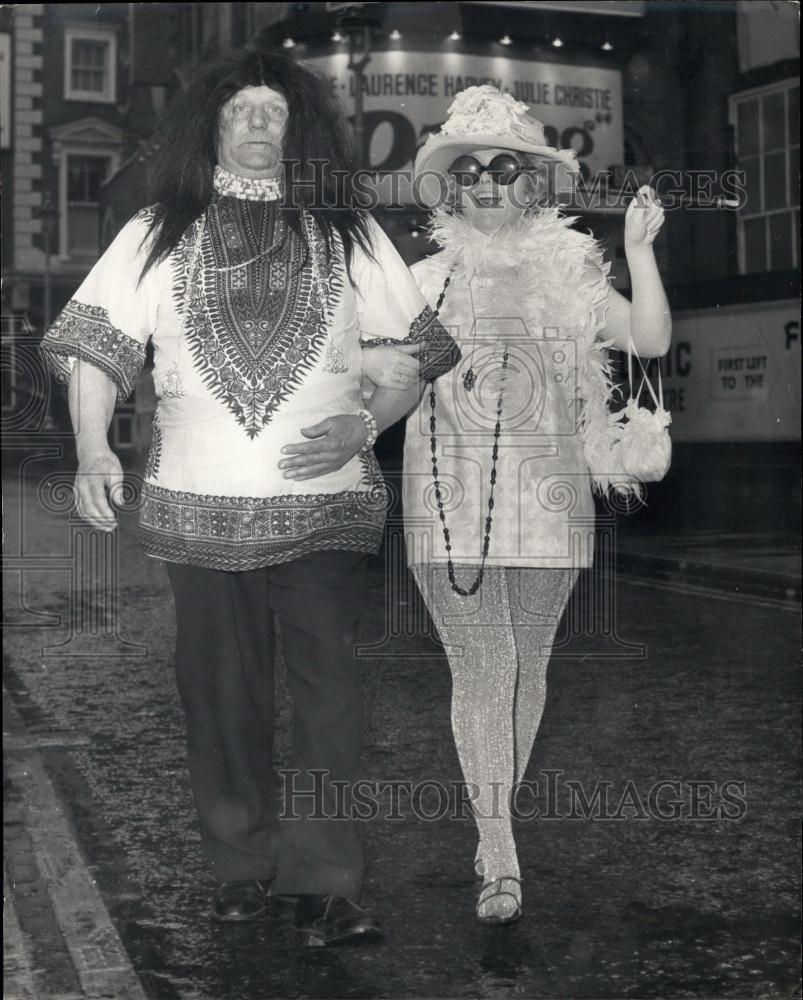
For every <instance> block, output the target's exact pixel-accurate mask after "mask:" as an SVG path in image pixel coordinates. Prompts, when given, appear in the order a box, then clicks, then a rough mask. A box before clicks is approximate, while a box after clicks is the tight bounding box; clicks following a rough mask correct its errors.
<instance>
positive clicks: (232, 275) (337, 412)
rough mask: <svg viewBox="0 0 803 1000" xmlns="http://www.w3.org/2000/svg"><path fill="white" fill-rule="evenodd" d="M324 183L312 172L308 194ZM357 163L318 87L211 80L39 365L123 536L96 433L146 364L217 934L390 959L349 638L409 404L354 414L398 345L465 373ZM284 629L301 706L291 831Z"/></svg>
mask: <svg viewBox="0 0 803 1000" xmlns="http://www.w3.org/2000/svg"><path fill="white" fill-rule="evenodd" d="M315 161H317V162H318V164H320V162H321V161H324V162H325V164H326V166H327V169H326V170H324V171H323V172H321V171H320V170H318V174H317V175H315V174H314V169H313V168H314V164H315ZM350 166H351V163H350V157H349V148H348V141H347V138H346V129H345V124H344V121H343V117H342V113H341V111H340V109H339V108H338V106H337V105H336V103H335V102H334V100H333V98H332V97H331V95H330V91H329V86H328V83H327V82H325V81H324V80H323V79H319V78H318V77H316V76H314V75H313V74H312V73H310V72H309V71H307V70H305V69H303V68H301V67H300V66H298V65H296V64H295V63H294V62H293V61H292V60H289V59H287V58H284V57H281V56H277V55H274V54H272V53H266V52H258V51H250V52H244V53H237V54H235V55H231V56H227V57H224V58H222V59H220V60H219V61H217V62H215V63H214V64H211V65H209V66H207V67H206V68H205V69H204V70H203V71H202V72H201V73H200V75H199V77H198V78H197V80H196V81H195V82H194V84H193V85H192V86H191V87H190V88H189V89H188V90H187V91H186V92H184V93H183V94H181V95H179V96H178V97H177V98H176V100H175V101H173V102H172V103H171V105H170V107H169V108H168V110H167V114H166V118H165V120H164V121H163V123H162V127H161V129H160V135H159V143H158V146H157V153H156V157H155V165H154V170H153V174H152V193H151V199H150V200H151V203H152V204H151V206H150V207H149V208H146V209H144V210H143V211H141V212H139V213H138V214H137V215H136V216H135V217H134V218H133V219H131V220H130V221H129V222H128V223H127V225H125V226H124V227H123V229H122V231H121V232H120V233H119V235H118V236H117V238H116V239H115V240H114V242H113V243H112V244H111V246H110V247H109V248H108V249H107V250H106V252H105V253H104V254H103V256H102V257H101V258H100V260H99V261H98V262H97V264H96V265H95V267H94V268H93V269H92V271H91V272H90V274H89V275H88V277H87V278H86V280H85V281H84V282H83V284H82V285H81V287H80V288H79V289H78V291H77V292H76V293H75V296H74V298H73V299H71V300H70V302H69V303H68V304H67V306H66V307H65V308H64V310H63V312H62V313H61V314H60V315H59V316H58V317H57V319H56V321H55V323H54V324H53V325H52V327H51V328H50V329H49V330H48V332H47V334H46V336H45V338H44V341H43V345H42V347H43V352H44V355H45V357H46V359H47V361H48V363H49V365H50V367H51V369H52V370H53V372H54V373H55V375H56V376H57V377H58V378H59V379H61V380H62V381H65V382H68V383H69V405H70V413H71V417H72V421H73V426H74V428H75V433H76V444H77V455H78V471H77V476H76V484H75V495H76V504H77V508H78V511H79V512H80V514H81V515H82V516H83V517H84V518H85V519H86V520H87V521H89V522H90V523H91V524H92V525H94V526H95V527H97V528H99V529H101V530H104V531H113V530H114V529H115V526H116V521H115V513H114V504H113V500H114V496H113V494H114V491H115V489H116V488H117V487H119V485H120V483H121V480H122V470H121V467H120V463H119V462H118V460H117V458H116V457H115V455H114V454H113V452H112V451H111V450H110V448H109V445H108V438H107V431H108V427H109V424H110V421H111V418H112V414H113V410H114V406H115V402H116V401H120V402H122V401H124V400H125V399H126V398H127V397H128V395H129V394H130V392H131V390H132V387H133V385H134V383H135V381H136V378H137V374H138V372H139V370H140V368H141V366H142V364H143V361H144V358H145V345H146V342H147V341H148V340H149V339H151V340H152V342H153V346H154V357H155V366H154V373H153V374H154V380H155V385H156V392H157V399H158V405H157V409H156V415H155V417H154V422H153V443H152V445H151V449H150V453H149V457H148V462H147V467H146V470H145V477H144V485H143V489H142V501H141V507H140V531H141V540H142V543H143V546H144V548H145V551H146V552H147V554H148V555H150V556H152V557H154V558H156V559H161V560H163V561H164V563H165V566H166V569H167V573H168V576H169V579H170V583H171V586H172V589H173V595H174V598H175V609H176V624H177V637H176V676H177V684H178V689H179V693H180V696H181V701H182V704H183V707H184V711H185V715H186V724H187V749H188V759H189V770H190V777H191V781H192V788H193V793H194V798H195V803H196V806H197V810H198V817H199V821H200V829H201V838H202V845H203V849H204V852H205V854H206V857H207V859H208V862H209V864H210V867H211V870H212V873H213V875H214V876H215V878H216V880H217V888H216V891H215V895H214V901H213V913H214V915H215V917H216V918H217V919H218V920H220V921H226V922H236V921H245V920H251V919H256V918H259V917H260V916H261V915H262V914H264V913H265V911H266V908H267V897H268V896H269V895H270V894H274V895H276V896H281V897H283V898H285V897H292V898H294V899H295V901H296V909H295V925H296V928H297V931H298V938H299V942H300V943H301V944H303V945H306V946H324V945H331V944H338V943H341V942H344V941H350V940H363V941H368V940H377V939H381V937H382V931H381V930H380V928H379V926H378V924H377V923H376V921H375V920H374V919H373V918H372V917H371V916H370V915H369V914H368V913H366V912H365V911H364V910H363V909H361V908H360V907H359V906H358V905H357V900H358V898H359V893H360V886H361V881H362V876H363V855H362V848H361V844H360V838H359V832H358V828H357V827H356V825H355V822H354V819H353V816H351V814H350V811H349V804H350V794H349V793H350V789H351V786H352V785H353V783H354V781H355V780H356V778H357V767H358V755H359V749H360V741H361V733H362V718H361V707H360V692H359V674H358V669H357V662H356V659H355V633H356V626H357V623H358V619H359V617H360V613H361V610H362V606H363V594H362V587H363V578H364V573H365V567H366V561H367V559H368V555H369V553H372V552H376V551H377V549H378V547H379V542H380V538H381V534H382V530H383V524H384V510H385V506H386V497H385V490H384V485H383V483H382V478H381V475H380V472H379V468H378V465H377V462H376V459H375V457H374V454H373V451H372V445H373V443H374V441H375V439H376V435H377V433H378V432H380V431H381V430H383V429H384V428H385V427H388V426H389V425H390V424H392V423H394V422H395V421H396V420H397V419H398V418H399V417H401V416H402V415H403V414H404V413H406V412H407V411H408V410H409V409H410V408H411V407H412V406H413V405H415V403H416V401H417V398H418V392H419V387H418V386H413V387H412V388H410V387H406V388H399V389H395V388H380V389H378V390H377V391H376V392H375V393H374V395H373V396H372V398H371V401H370V404H369V406H370V409H368V408H365V407H364V401H363V397H362V393H361V359H362V351H363V350H364V349H365V350H369V349H370V346H371V345H372V344H374V345H376V344H377V343H380V342H381V343H385V344H386V343H388V342H390V341H395V342H400V343H402V344H406V345H408V346H407V350H408V352H409V354H410V355H411V356H412V355H417V356H418V359H419V367H420V377H421V379H429V378H432V377H434V376H435V375H437V374H440V373H442V372H444V371H447V370H449V368H451V367H452V366H453V365H454V364H455V363H456V361H457V359H458V357H459V352H458V351H457V349H456V346H455V344H454V342H453V341H452V340H451V339H450V338H449V337H448V335H447V334H446V333H445V331H444V330H443V328H442V327H441V326H440V325H439V324H438V322H437V319H436V317H435V316H434V315H433V313H432V312H431V310H430V309H429V307H428V306H427V304H426V302H425V300H424V298H423V297H422V295H421V293H420V292H419V291H418V289H417V287H416V284H415V282H414V280H413V279H412V277H411V276H410V274H409V272H408V271H407V269H406V267H405V266H404V264H403V262H402V261H401V259H400V258H399V256H398V254H397V253H396V251H395V250H394V248H393V246H392V245H391V243H390V241H389V240H388V239H387V237H386V236H385V235H384V233H383V232H382V230H381V229H380V228H379V226H378V225H377V224H376V223H375V222H373V220H372V219H371V218H370V216H368V215H367V214H364V213H363V212H361V211H360V210H359V209H357V208H355V205H354V202H353V200H352V199H351V197H350V195H351V186H350V180H349V176H350V175H349V173H348V171H349V169H350ZM344 177H345V183H344ZM399 381H400V383H404V384H405V386H406V380H405V379H403V378H401V377H400V379H399ZM110 501H111V502H110ZM276 621H278V624H279V628H280V630H281V637H282V648H283V652H284V657H285V661H286V664H287V673H288V680H289V685H290V690H291V694H292V698H293V703H294V710H295V719H294V730H293V747H292V760H291V761H290V762H289V768H288V772H287V773H286V774H285V782H284V792H285V795H284V803H283V809H282V808H280V802H279V799H280V798H281V796H279V795H278V793H277V789H276V783H275V776H274V773H273V767H272V752H273V732H274V683H273V659H274V651H275V648H276V635H275V631H274V629H275V622H276ZM344 790H345V794H344ZM336 792H339V794H336Z"/></svg>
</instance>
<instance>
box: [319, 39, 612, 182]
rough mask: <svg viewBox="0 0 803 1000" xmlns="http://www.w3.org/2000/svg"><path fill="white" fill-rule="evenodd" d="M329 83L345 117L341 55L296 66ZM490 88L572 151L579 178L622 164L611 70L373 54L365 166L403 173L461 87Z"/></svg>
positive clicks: (350, 97)
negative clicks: (503, 94)
mask: <svg viewBox="0 0 803 1000" xmlns="http://www.w3.org/2000/svg"><path fill="white" fill-rule="evenodd" d="M303 62H304V64H305V65H306V66H308V67H309V68H310V69H314V70H316V71H317V72H318V73H321V74H322V75H324V76H326V77H328V78H329V79H330V81H331V84H332V89H333V91H334V93H335V94H336V95H337V97H338V98H339V99H340V101H341V103H342V104H343V106H344V108H345V109H346V112H347V114H349V115H353V113H354V76H353V74H352V73H351V71H350V70H349V69H348V56H347V54H346V53H345V52H342V53H336V54H332V55H326V56H313V57H311V58H308V59H305V60H303ZM484 83H490V84H493V85H494V86H496V87H498V88H499V89H500V90H502V91H504V92H506V93H509V94H512V96H513V97H515V98H516V99H517V100H520V101H524V103H525V104H528V105H529V107H530V113H531V114H532V115H533V116H534V117H535V118H538V119H539V120H540V121H542V122H543V123H544V125H545V126H546V135H547V142H548V143H549V144H550V145H553V146H558V147H559V148H564V149H567V148H573V149H574V150H575V151H576V152H577V156H578V158H579V161H580V164H581V167H582V170H583V173H584V175H585V176H586V177H588V176H590V175H593V174H595V173H597V172H598V171H600V170H604V169H606V168H607V167H608V166H610V165H612V164H614V163H622V162H623V161H624V129H623V124H622V79H621V73H620V72H619V70H616V69H609V68H598V67H591V66H572V65H568V64H562V63H539V62H534V61H532V60H525V59H511V58H508V57H507V56H476V55H463V54H462V53H459V52H443V53H437V52H402V51H389V52H376V53H374V54H372V56H371V61H370V62H369V63H368V65H367V67H366V68H365V77H364V82H363V94H364V110H365V134H366V143H367V147H368V154H369V162H368V165H369V166H370V167H371V168H372V169H375V170H378V171H381V172H389V171H400V170H409V169H411V167H412V163H413V160H414V159H415V154H416V151H417V149H418V147H419V146H420V145H421V143H422V142H423V141H424V139H425V138H426V136H427V134H428V133H430V132H433V131H436V130H437V129H438V127H439V126H440V124H441V123H442V122H443V121H444V119H445V118H446V114H447V111H448V109H449V105H450V104H451V103H452V101H453V100H454V98H455V95H456V94H458V93H459V92H460V91H461V90H464V89H465V88H466V87H471V86H478V85H480V84H484Z"/></svg>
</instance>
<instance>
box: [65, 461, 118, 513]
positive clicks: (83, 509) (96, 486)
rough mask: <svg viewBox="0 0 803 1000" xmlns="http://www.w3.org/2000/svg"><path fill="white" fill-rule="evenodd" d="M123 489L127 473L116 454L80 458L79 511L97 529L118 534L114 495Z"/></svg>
mask: <svg viewBox="0 0 803 1000" xmlns="http://www.w3.org/2000/svg"><path fill="white" fill-rule="evenodd" d="M122 485H123V469H122V466H121V465H120V462H119V459H118V458H117V456H116V455H115V454H114V452H113V451H111V450H107V451H101V452H95V453H93V454H90V455H88V456H79V461H78V472H77V473H76V476H75V485H74V486H73V492H74V493H75V509H76V511H77V512H78V514H79V515H80V516H81V517H82V518H83V519H84V520H85V521H89V523H90V524H91V525H92V527H93V528H99V529H100V530H101V531H106V532H110V531H114V529H115V528H116V527H117V516H116V515H115V513H114V509H113V507H112V505H111V504H110V503H109V497H110V495H111V496H113V495H114V494H115V493H117V494H118V495H119V491H120V490H121V489H122Z"/></svg>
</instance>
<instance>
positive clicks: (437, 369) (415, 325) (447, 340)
mask: <svg viewBox="0 0 803 1000" xmlns="http://www.w3.org/2000/svg"><path fill="white" fill-rule="evenodd" d="M422 342H423V343H424V344H425V346H424V347H423V348H422V350H421V353H420V354H419V355H418V372H419V375H420V377H421V378H422V379H425V380H426V381H427V382H430V381H433V380H434V379H436V378H439V377H440V376H441V375H445V374H446V372H449V371H451V370H452V368H454V366H455V365H456V364H457V363H458V362H459V361H460V357H461V355H460V348H459V347H458V346H457V344H456V343H455V341H454V340H453V339H452V338H451V337H450V336H449V334H448V333H447V332H446V330H445V329H444V328H443V326H441V324H440V323H439V322H438V320H437V318H436V316H435V314H434V312H433V311H432V309H431V308H430V307H429V306H425V307H424V308H423V309H422V310H421V312H420V313H419V314H418V316H416V318H415V319H414V320H413V322H412V323H411V324H410V332H409V334H408V335H407V336H406V337H405V338H404V340H394V339H393V337H372V338H371V339H369V340H363V341H362V344H361V346H362V347H384V346H387V345H392V346H398V345H399V344H420V343H422Z"/></svg>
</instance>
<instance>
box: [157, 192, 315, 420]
mask: <svg viewBox="0 0 803 1000" xmlns="http://www.w3.org/2000/svg"><path fill="white" fill-rule="evenodd" d="M304 226H305V233H306V238H307V241H308V242H309V244H310V247H311V250H312V253H311V255H310V254H308V253H307V251H306V248H305V246H304V243H303V241H302V240H301V239H300V238H299V237H298V236H297V234H296V233H295V232H294V231H293V230H292V229H291V228H290V227H289V226H287V225H286V224H285V223H284V221H283V220H282V219H281V217H280V214H279V212H278V211H277V209H276V206H275V204H273V203H258V202H257V203H246V202H240V201H235V200H233V199H221V200H219V201H216V202H213V203H212V205H210V207H209V209H208V210H207V212H206V216H205V222H204V221H203V220H202V221H201V223H200V224H196V225H195V226H194V227H192V229H193V232H192V234H190V235H189V238H188V239H186V240H183V241H182V244H181V245H180V247H179V248H178V251H177V253H176V256H175V268H174V270H176V271H178V272H179V273H178V274H176V275H175V286H174V294H175V296H176V301H177V305H178V306H179V307H180V308H181V305H180V300H181V298H182V297H183V296H186V300H185V302H184V306H183V308H182V309H181V311H182V312H183V315H184V327H185V334H186V338H187V345H188V347H189V350H190V353H191V355H192V357H193V359H194V362H195V364H196V366H197V368H198V370H199V372H200V374H201V377H202V378H203V380H204V383H205V384H206V386H207V388H208V389H209V390H210V392H211V393H212V394H213V395H214V396H216V397H217V398H218V399H221V400H223V402H225V404H226V405H227V406H228V408H229V409H230V410H231V411H232V413H233V414H234V415H235V417H236V418H237V422H238V423H239V424H240V425H241V426H242V427H244V428H245V431H246V433H247V434H248V436H249V437H251V438H254V437H256V436H257V435H258V434H259V433H260V432H261V431H262V429H263V428H264V427H265V425H266V424H268V423H269V422H270V419H271V417H272V415H273V414H274V413H275V412H276V410H277V409H278V408H279V406H281V404H282V402H283V401H284V400H286V399H287V398H288V397H289V396H290V395H291V394H292V393H293V392H295V391H296V390H297V389H298V388H299V386H301V384H302V383H303V381H304V377H305V376H306V374H307V373H308V372H309V371H310V370H311V368H312V367H313V366H314V365H315V363H316V362H317V360H318V358H319V356H320V354H321V351H322V348H323V345H324V342H325V339H326V321H325V317H326V313H327V308H328V302H327V301H326V300H327V299H328V298H329V296H330V289H331V288H332V282H331V279H329V280H326V279H325V278H324V277H322V275H325V274H327V272H328V270H329V269H328V268H322V267H321V266H320V265H319V264H318V263H317V261H318V259H319V258H320V256H321V244H322V243H323V237H322V235H321V234H320V232H319V231H318V229H317V227H316V226H315V224H314V223H313V222H312V220H311V219H309V218H308V217H307V216H305V217H304ZM199 227H201V228H199ZM193 236H194V239H193V238H192V237H193ZM264 246H267V247H268V249H267V251H262V250H260V247H264ZM312 258H315V264H314V262H313V259H312Z"/></svg>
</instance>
